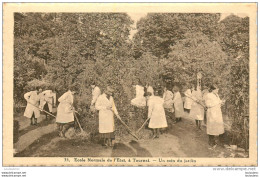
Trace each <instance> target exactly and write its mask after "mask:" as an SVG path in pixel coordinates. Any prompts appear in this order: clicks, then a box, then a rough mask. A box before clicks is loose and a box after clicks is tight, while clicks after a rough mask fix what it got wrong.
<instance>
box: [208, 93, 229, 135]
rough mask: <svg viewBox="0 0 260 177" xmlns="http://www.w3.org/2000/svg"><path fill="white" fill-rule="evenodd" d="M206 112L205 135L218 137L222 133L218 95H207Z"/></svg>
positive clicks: (222, 126)
mask: <svg viewBox="0 0 260 177" xmlns="http://www.w3.org/2000/svg"><path fill="white" fill-rule="evenodd" d="M205 102H206V106H207V107H208V110H207V134H208V135H220V134H223V133H224V122H223V118H222V111H221V100H220V98H219V97H218V95H216V94H214V93H208V94H207V96H206V98H205Z"/></svg>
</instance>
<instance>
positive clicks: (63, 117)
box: [56, 87, 75, 138]
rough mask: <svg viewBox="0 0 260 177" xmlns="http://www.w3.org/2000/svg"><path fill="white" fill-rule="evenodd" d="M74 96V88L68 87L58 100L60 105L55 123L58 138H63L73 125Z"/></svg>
mask: <svg viewBox="0 0 260 177" xmlns="http://www.w3.org/2000/svg"><path fill="white" fill-rule="evenodd" d="M74 94H75V89H74V87H70V89H69V90H68V91H67V92H66V93H64V94H63V95H62V96H61V97H60V98H59V99H58V101H59V103H60V104H59V106H58V108H57V117H56V123H57V124H58V128H59V136H60V137H64V138H65V133H66V131H67V130H68V129H69V128H70V127H72V126H73V125H74V107H73V95H74Z"/></svg>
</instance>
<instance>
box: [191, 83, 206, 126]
mask: <svg viewBox="0 0 260 177" xmlns="http://www.w3.org/2000/svg"><path fill="white" fill-rule="evenodd" d="M191 98H192V105H191V110H190V117H191V118H193V119H195V122H196V126H197V128H198V129H199V130H201V122H202V121H203V119H204V107H203V106H202V105H203V99H202V93H201V90H200V89H199V88H197V89H196V90H193V91H192V95H191Z"/></svg>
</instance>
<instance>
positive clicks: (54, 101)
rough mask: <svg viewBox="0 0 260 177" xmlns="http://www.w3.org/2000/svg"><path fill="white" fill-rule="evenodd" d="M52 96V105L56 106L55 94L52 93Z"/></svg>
mask: <svg viewBox="0 0 260 177" xmlns="http://www.w3.org/2000/svg"><path fill="white" fill-rule="evenodd" d="M52 95H53V104H54V105H56V99H57V98H56V93H52Z"/></svg>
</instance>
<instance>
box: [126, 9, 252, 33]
mask: <svg viewBox="0 0 260 177" xmlns="http://www.w3.org/2000/svg"><path fill="white" fill-rule="evenodd" d="M127 14H128V15H129V16H130V17H131V18H132V20H134V24H133V27H134V28H136V22H137V21H138V20H140V19H141V18H142V17H145V16H146V15H147V13H127ZM231 14H234V15H236V16H239V17H242V18H243V17H246V16H247V15H246V14H242V13H239V14H235V13H222V14H221V17H220V20H223V19H224V18H226V17H227V16H229V15H231ZM136 32H137V30H136V29H134V30H131V31H130V38H132V37H133V36H134V34H135V33H136Z"/></svg>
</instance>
